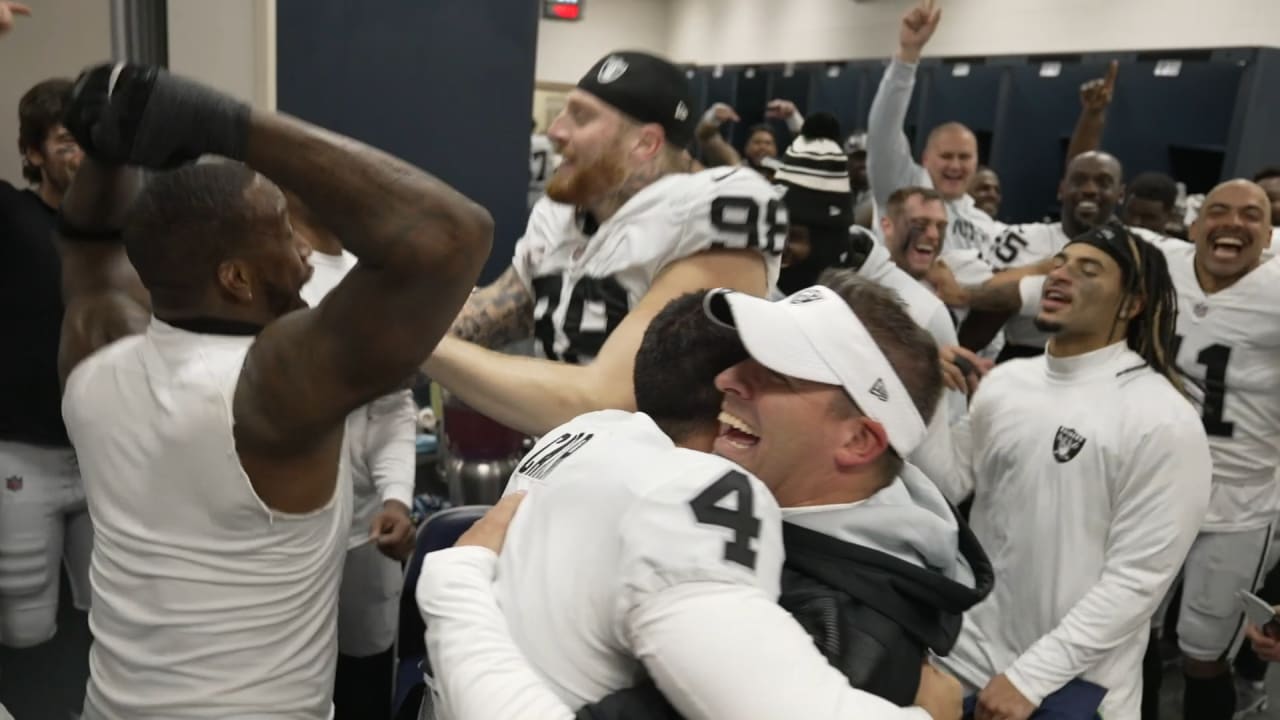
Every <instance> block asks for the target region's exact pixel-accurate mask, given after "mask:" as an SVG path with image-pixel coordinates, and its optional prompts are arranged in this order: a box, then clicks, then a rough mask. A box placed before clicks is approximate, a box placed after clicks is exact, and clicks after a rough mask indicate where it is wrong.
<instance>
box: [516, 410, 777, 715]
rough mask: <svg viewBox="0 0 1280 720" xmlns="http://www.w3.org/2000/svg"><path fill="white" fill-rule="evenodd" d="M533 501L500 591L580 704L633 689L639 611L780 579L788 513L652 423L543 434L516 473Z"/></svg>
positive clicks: (569, 697)
mask: <svg viewBox="0 0 1280 720" xmlns="http://www.w3.org/2000/svg"><path fill="white" fill-rule="evenodd" d="M515 490H527V491H528V493H529V494H528V497H526V498H525V500H524V502H523V503H522V504H521V507H520V512H519V513H517V514H516V516H515V520H514V521H513V522H512V523H511V527H510V529H509V530H508V532H507V537H506V542H505V544H504V546H503V550H502V553H501V555H500V556H499V559H498V573H497V580H496V582H495V585H494V591H495V593H496V595H497V598H498V602H499V605H500V606H501V608H502V610H503V613H504V614H505V615H506V619H507V624H508V626H509V627H510V629H511V634H512V637H513V639H514V640H515V641H516V644H517V645H518V646H519V647H520V649H521V651H522V652H523V653H524V655H525V656H526V657H527V658H528V660H529V662H530V664H531V665H532V666H533V667H535V668H537V669H538V671H539V672H540V673H541V674H542V675H543V676H544V677H545V678H546V680H547V681H548V683H549V684H550V685H551V686H552V687H553V688H554V690H555V692H556V694H557V695H558V696H559V697H560V698H561V699H562V700H563V701H564V702H566V703H567V704H569V705H570V706H571V707H581V706H582V705H584V704H586V703H588V702H594V701H597V700H599V699H601V698H603V697H604V696H605V695H607V694H609V693H610V692H613V691H615V690H619V689H623V688H627V687H631V686H632V685H633V684H634V682H635V679H636V677H637V673H638V672H639V671H640V669H641V666H640V663H639V661H637V660H636V659H635V658H636V657H637V651H636V643H637V642H639V641H640V639H639V638H637V636H636V632H635V629H634V628H633V627H631V625H630V619H631V611H632V610H633V609H634V608H636V607H637V606H639V605H640V604H641V603H643V602H645V601H646V600H648V599H650V598H651V597H652V596H655V595H657V594H658V593H661V592H663V591H665V590H667V589H669V588H673V587H676V586H678V585H681V584H683V583H707V584H713V585H714V584H719V583H733V584H737V585H751V586H754V587H757V588H759V590H760V591H761V592H762V593H765V594H767V595H768V597H769V598H770V599H771V600H776V598H777V596H778V592H779V576H780V573H781V568H782V559H783V550H782V534H781V533H782V530H781V514H780V511H779V510H778V505H777V503H776V502H775V501H774V498H773V496H772V495H771V494H770V492H769V490H768V489H767V488H766V487H765V486H764V485H763V484H762V483H761V482H760V481H759V480H757V479H756V478H755V477H753V476H752V475H751V474H750V473H747V472H746V471H745V470H743V469H742V468H740V467H738V466H737V465H735V464H734V463H732V462H730V461H728V460H725V459H723V458H720V457H717V456H715V455H708V454H705V453H699V452H694V451H692V450H684V449H679V448H676V447H675V445H674V444H673V443H672V442H671V440H670V438H668V437H667V436H666V435H665V434H664V433H663V432H662V431H661V430H659V429H658V427H657V425H655V424H654V423H653V421H652V420H651V419H649V417H648V416H646V415H643V414H639V413H628V412H623V411H620V410H604V411H600V412H594V413H589V414H587V415H583V416H580V417H578V418H575V419H574V420H572V421H570V422H568V423H566V424H565V425H562V426H560V427H559V428H557V429H555V430H553V431H551V432H549V433H547V434H546V435H544V436H543V438H542V440H541V441H539V443H538V444H537V445H536V446H535V447H534V448H533V450H532V451H531V452H530V453H529V454H528V455H526V456H525V458H524V460H523V461H522V462H521V463H520V466H519V468H518V469H517V471H516V472H515V473H514V474H513V475H512V476H511V482H510V483H509V485H508V490H507V491H508V492H512V491H515Z"/></svg>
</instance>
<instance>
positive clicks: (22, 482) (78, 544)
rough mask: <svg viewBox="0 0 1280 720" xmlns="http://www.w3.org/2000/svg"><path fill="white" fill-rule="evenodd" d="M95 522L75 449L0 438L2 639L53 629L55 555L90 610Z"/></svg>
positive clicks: (79, 601) (10, 641) (13, 640)
mask: <svg viewBox="0 0 1280 720" xmlns="http://www.w3.org/2000/svg"><path fill="white" fill-rule="evenodd" d="M92 549H93V526H92V524H91V523H90V522H89V512H88V510H87V509H86V507H85V500H84V488H83V486H82V485H81V483H80V469H79V467H78V466H77V465H76V456H75V452H74V451H72V450H71V449H69V448H46V447H39V446H35V445H25V444H21V443H12V442H3V441H0V645H5V646H7V647H13V648H25V647H31V646H33V645H38V644H40V643H42V642H45V641H46V640H49V639H50V638H52V637H53V635H54V633H55V632H56V631H57V616H58V580H59V573H58V568H59V561H63V562H65V563H66V567H67V574H68V576H69V577H70V578H71V594H72V600H73V601H74V603H75V606H76V607H77V608H79V609H81V610H88V609H89V593H90V590H89V556H90V554H91V551H92Z"/></svg>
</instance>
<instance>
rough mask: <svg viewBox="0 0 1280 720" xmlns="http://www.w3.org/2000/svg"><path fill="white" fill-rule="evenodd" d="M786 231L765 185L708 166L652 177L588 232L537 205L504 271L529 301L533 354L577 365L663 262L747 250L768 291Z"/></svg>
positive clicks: (566, 211) (555, 209) (574, 218)
mask: <svg viewBox="0 0 1280 720" xmlns="http://www.w3.org/2000/svg"><path fill="white" fill-rule="evenodd" d="M786 234H787V214H786V207H785V206H784V205H783V204H782V203H781V201H779V200H778V199H777V198H776V197H775V194H774V191H773V187H772V186H771V185H769V183H768V182H766V181H765V180H764V179H763V178H761V177H760V176H759V175H757V174H756V173H754V172H752V171H750V170H746V169H742V168H712V169H709V170H704V171H702V172H699V173H693V174H687V173H678V174H673V175H667V176H665V177H662V178H659V179H658V180H656V181H654V182H653V183H651V184H650V185H648V186H646V187H645V188H644V189H642V190H641V191H640V192H638V193H636V194H635V196H634V197H632V198H631V199H630V200H628V201H627V202H626V204H624V205H623V206H622V207H621V208H620V209H619V210H618V212H617V213H615V214H614V215H613V217H611V218H609V220H608V221H606V222H605V223H603V224H602V225H600V226H599V228H596V229H595V232H594V233H591V234H588V233H586V232H584V226H583V223H582V222H580V218H579V216H578V214H577V212H576V210H575V209H574V208H573V207H572V206H570V205H564V204H560V203H555V202H552V201H551V200H549V199H545V198H544V199H543V200H541V201H539V202H538V204H537V205H535V206H534V208H533V214H532V215H531V216H530V217H529V226H528V228H527V229H526V230H525V235H524V237H523V238H521V239H520V241H519V242H517V243H516V248H515V256H514V258H513V259H512V263H511V264H512V266H513V267H514V268H515V271H516V274H517V275H518V276H519V277H520V280H521V282H523V283H524V286H525V288H526V289H528V290H529V293H530V294H531V295H532V296H533V298H534V311H533V313H534V315H533V316H534V337H535V338H536V342H535V343H534V346H535V348H536V350H537V353H538V354H539V355H540V356H541V357H545V358H550V359H554V360H562V361H564V362H571V363H585V362H588V361H590V360H591V359H592V358H593V357H595V356H596V354H598V353H599V352H600V348H601V347H602V346H603V345H604V342H605V340H606V339H607V338H608V336H609V334H610V333H612V332H613V330H614V329H615V328H617V327H618V325H619V324H621V322H622V320H623V318H625V317H626V316H627V313H628V312H629V311H630V310H631V308H632V307H634V306H635V305H636V303H638V302H639V301H640V299H641V298H642V297H644V295H645V294H646V293H647V292H648V291H649V287H650V286H651V285H653V281H654V279H655V278H656V277H657V276H658V275H659V274H660V273H661V272H662V270H663V269H665V268H666V267H667V265H669V264H671V263H673V262H676V261H677V260H682V259H684V258H686V257H688V256H690V255H694V254H696V253H699V252H702V251H704V250H710V249H713V248H733V249H752V250H757V251H759V252H760V253H761V256H762V258H763V260H764V263H765V269H766V275H767V278H766V280H767V281H768V286H769V287H772V286H773V285H774V283H776V282H777V280H778V271H779V268H780V260H781V253H782V248H783V245H784V244H785V242H786Z"/></svg>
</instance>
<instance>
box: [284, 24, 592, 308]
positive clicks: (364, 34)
mask: <svg viewBox="0 0 1280 720" xmlns="http://www.w3.org/2000/svg"><path fill="white" fill-rule="evenodd" d="M515 7H517V6H514V5H511V4H510V3H507V2H504V1H503V0H472V1H471V2H466V3H421V2H414V1H413V0H388V1H387V2H383V3H379V4H378V7H377V11H376V12H370V11H369V9H368V8H365V7H363V6H358V5H357V4H355V3H348V2H344V0H279V3H278V4H277V7H276V14H277V28H276V33H277V63H278V65H277V87H278V101H279V105H280V109H281V110H284V111H285V112H288V113H291V114H293V115H297V116H299V117H302V118H305V119H306V120H309V121H311V122H314V123H316V124H318V125H322V126H324V127H327V128H331V129H333V130H335V131H337V132H341V133H344V134H346V135H350V136H352V137H355V138H358V139H360V140H362V141H364V142H367V143H369V144H371V145H375V146H377V147H380V148H382V149H384V150H386V151H388V152H390V153H392V154H394V155H397V156H399V157H401V158H404V159H405V160H407V161H409V162H411V163H413V164H414V165H417V166H419V167H422V168H424V169H426V170H428V171H429V172H431V173H433V174H435V175H437V176H439V177H440V178H442V179H443V180H445V181H446V182H448V183H449V184H451V185H453V186H454V187H456V188H457V189H458V190H459V191H461V192H462V193H464V194H465V195H467V196H468V197H470V198H472V199H473V200H475V201H476V202H478V203H480V204H481V205H483V206H484V207H486V208H487V209H488V210H489V212H490V213H492V214H493V219H494V223H495V228H494V243H493V251H492V253H490V255H489V262H488V263H487V264H486V265H485V269H484V273H483V274H482V275H481V282H482V283H485V282H489V281H491V280H493V279H494V278H496V277H497V276H498V275H499V274H500V273H501V272H502V271H504V270H505V269H506V268H507V267H508V266H509V265H510V264H511V254H512V251H513V248H514V246H515V241H516V239H517V238H519V237H520V236H521V235H522V234H523V233H524V225H525V218H526V215H527V192H528V187H529V108H531V107H532V106H533V67H534V59H535V57H534V56H535V53H534V49H535V47H536V45H537V34H538V7H537V6H536V5H534V4H533V3H528V4H525V5H522V6H519V7H518V10H513V8H515ZM586 69H587V68H583V71H585V70H586ZM478 88H483V89H484V91H483V92H477V89H478ZM445 104H447V105H448V107H442V106H443V105H445ZM520 108H523V110H521V109H520Z"/></svg>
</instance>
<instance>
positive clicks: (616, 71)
mask: <svg viewBox="0 0 1280 720" xmlns="http://www.w3.org/2000/svg"><path fill="white" fill-rule="evenodd" d="M628 67H630V66H629V65H627V61H626V60H623V59H622V58H620V57H618V56H617V55H610V56H609V59H608V60H605V61H604V64H603V65H601V66H600V72H598V73H596V79H597V80H599V81H600V83H601V84H602V85H608V84H609V83H611V82H613V81H615V80H617V79H618V78H620V77H622V76H623V75H624V74H626V72H627V68H628Z"/></svg>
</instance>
